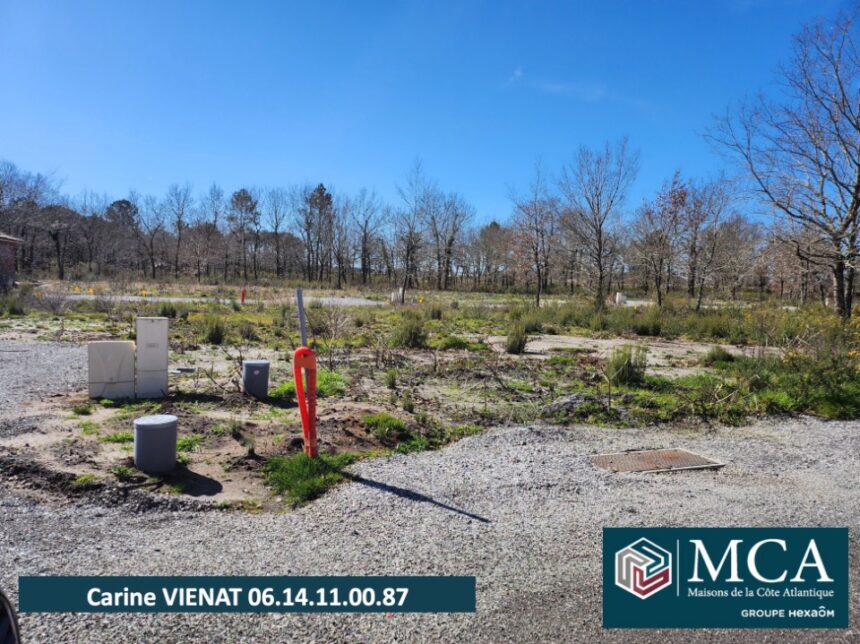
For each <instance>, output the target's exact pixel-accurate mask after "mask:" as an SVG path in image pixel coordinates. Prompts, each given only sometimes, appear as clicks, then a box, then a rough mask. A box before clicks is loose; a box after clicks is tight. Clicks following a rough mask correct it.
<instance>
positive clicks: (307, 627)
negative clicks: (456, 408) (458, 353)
mask: <svg viewBox="0 0 860 644" xmlns="http://www.w3.org/2000/svg"><path fill="white" fill-rule="evenodd" d="M669 445H681V446H684V447H687V448H689V449H693V450H695V451H698V452H700V453H702V454H705V455H707V456H711V457H713V458H716V459H718V460H721V461H724V462H727V463H728V465H727V466H726V467H725V468H724V469H723V470H720V471H717V472H714V471H698V472H683V473H675V474H664V475H653V474H652V475H649V474H626V475H618V474H610V473H607V472H603V471H601V470H597V469H595V468H594V467H593V466H592V465H591V464H590V463H589V462H588V457H587V455H588V454H591V453H594V452H601V451H615V450H620V449H626V448H633V447H663V446H669ZM858 454H860V423H837V422H834V423H823V422H819V421H815V420H810V419H800V420H793V421H791V422H784V423H778V422H768V423H761V424H758V425H755V426H753V427H749V428H743V429H737V428H733V429H720V430H716V431H707V432H706V431H701V432H689V431H688V432H670V431H666V430H606V429H598V428H592V427H577V428H572V429H557V428H547V427H510V428H499V429H495V430H491V431H489V432H487V433H485V434H482V435H479V436H474V437H471V438H468V439H465V440H463V441H460V442H459V443H457V444H455V445H453V446H451V447H449V448H447V449H444V450H441V451H439V452H430V453H424V454H417V455H410V456H394V457H391V458H382V459H376V460H372V461H365V462H363V463H361V464H359V465H358V466H357V467H356V468H355V469H356V471H357V472H358V473H359V474H360V475H361V476H363V477H365V478H367V479H370V480H372V481H376V482H379V483H382V484H384V486H378V485H367V484H362V483H349V484H345V485H342V486H340V487H338V488H337V489H336V490H334V491H333V492H332V493H330V494H328V495H327V496H326V497H324V498H323V499H321V500H319V501H317V502H316V503H313V504H312V505H310V506H308V507H305V508H303V509H301V510H299V511H295V512H290V513H283V514H244V513H236V512H233V513H218V512H215V513H213V512H206V513H194V512H173V513H166V512H151V513H145V514H138V515H133V514H130V513H127V512H125V511H123V510H121V509H115V508H114V509H107V508H97V507H80V506H72V505H59V506H58V505H49V504H45V503H38V502H35V501H32V500H29V499H26V498H24V497H21V496H19V495H17V494H15V493H11V492H9V491H5V492H2V491H0V513H2V517H0V526H2V534H0V584H2V586H3V587H4V588H5V589H7V590H9V591H12V595H13V598H14V599H15V600H17V597H15V596H14V591H15V589H16V588H17V582H16V578H17V576H18V575H21V574H140V575H156V574H179V575H194V574H206V575H248V574H250V575H254V574H260V575H289V574H323V575H325V574H359V575H364V574H441V575H446V574H470V575H476V576H477V588H478V609H477V613H476V614H474V615H394V616H393V617H386V616H385V615H377V614H374V615H276V614H270V615H215V616H213V615H204V614H197V615H195V614H189V615H178V614H177V615H159V616H151V615H83V616H81V615H44V614H38V615H24V616H23V617H22V620H21V621H22V631H23V633H24V634H25V635H26V636H27V641H33V642H35V641H38V642H59V641H64V642H75V641H88V642H97V641H99V642H100V641H103V642H115V641H128V642H147V641H154V640H159V641H177V642H179V641H182V642H184V641H207V642H236V641H273V642H274V641H279V642H285V641H302V642H309V641H319V642H335V641H337V642H340V641H373V642H379V641H383V642H389V641H391V642H393V641H446V642H452V641H462V642H479V641H480V642H527V641H551V642H562V641H563V642H585V641H594V640H607V641H619V642H620V641H631V639H635V640H636V641H647V642H664V641H678V642H690V641H739V642H740V641H751V640H755V641H771V642H783V641H809V642H812V641H824V640H827V641H858V638H860V632H858V630H857V624H858V617H860V616H858V614H857V613H858V606H860V602H858V591H857V588H858V587H860V586H858V585H860V579H858V576H860V575H858V562H857V558H856V556H853V559H852V562H851V566H852V570H851V582H850V585H851V588H852V593H853V596H852V599H851V606H852V620H851V621H852V623H853V624H854V630H851V631H834V632H825V631H795V632H778V631H757V632H750V631H746V632H745V631H714V630H711V631H706V630H694V631H638V632H633V631H604V630H602V629H601V584H602V582H601V575H600V571H601V565H600V562H601V554H600V551H601V547H600V546H601V528H602V527H603V526H638V525H642V526H663V525H691V526H732V525H738V526H755V525H762V526H772V525H786V526H799V525H804V526H846V525H847V526H849V527H850V528H851V529H852V530H851V539H852V546H851V551H852V554H854V553H856V548H857V534H858V528H860V526H858V523H860V495H858V494H857V491H856V485H857V481H858V480H860V465H858ZM385 486H387V487H385ZM404 490H408V491H409V492H411V493H414V494H420V495H423V496H422V497H416V496H414V495H413V496H412V498H410V496H409V494H405V493H404V492H403V491H404ZM446 506H447V507H446ZM466 513H468V514H466Z"/></svg>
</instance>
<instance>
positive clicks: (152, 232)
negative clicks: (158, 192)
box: [129, 194, 165, 279]
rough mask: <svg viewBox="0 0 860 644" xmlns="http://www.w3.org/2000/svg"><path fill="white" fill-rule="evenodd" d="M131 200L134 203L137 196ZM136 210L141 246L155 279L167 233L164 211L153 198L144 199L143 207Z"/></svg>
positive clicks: (131, 197)
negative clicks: (162, 243) (161, 244)
mask: <svg viewBox="0 0 860 644" xmlns="http://www.w3.org/2000/svg"><path fill="white" fill-rule="evenodd" d="M129 200H130V201H131V202H132V203H134V202H135V200H136V195H134V194H132V195H130V196H129ZM136 210H137V212H138V213H139V217H138V225H137V231H138V234H139V235H140V240H141V246H142V248H143V249H144V251H145V252H146V257H147V260H148V262H149V268H150V271H151V277H152V278H153V279H155V277H156V268H157V266H158V253H159V250H160V248H159V244H160V243H161V241H162V240H163V237H164V232H165V224H164V211H163V210H162V207H161V204H159V203H158V200H157V199H156V198H155V197H152V196H147V197H144V198H143V203H142V205H141V207H139V208H136Z"/></svg>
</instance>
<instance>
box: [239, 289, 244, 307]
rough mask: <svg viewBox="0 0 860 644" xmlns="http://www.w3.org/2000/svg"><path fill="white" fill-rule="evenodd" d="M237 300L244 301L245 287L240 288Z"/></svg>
mask: <svg viewBox="0 0 860 644" xmlns="http://www.w3.org/2000/svg"><path fill="white" fill-rule="evenodd" d="M239 300H240V302H239V303H240V304H244V303H245V289H242V290H241V291H240V292H239Z"/></svg>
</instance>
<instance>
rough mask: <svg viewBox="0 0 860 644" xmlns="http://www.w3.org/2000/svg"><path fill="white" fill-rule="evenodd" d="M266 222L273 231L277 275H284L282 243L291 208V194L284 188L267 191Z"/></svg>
mask: <svg viewBox="0 0 860 644" xmlns="http://www.w3.org/2000/svg"><path fill="white" fill-rule="evenodd" d="M265 209H266V222H267V223H268V226H269V230H270V231H271V232H272V239H273V241H274V243H275V275H277V276H278V277H282V276H283V274H284V261H283V256H282V255H283V251H282V244H281V234H282V232H283V230H282V228H283V226H284V224H285V223H286V220H287V215H288V214H289V210H290V195H289V193H288V192H287V191H286V190H284V189H283V188H272V189H271V190H269V191H267V192H266V198H265Z"/></svg>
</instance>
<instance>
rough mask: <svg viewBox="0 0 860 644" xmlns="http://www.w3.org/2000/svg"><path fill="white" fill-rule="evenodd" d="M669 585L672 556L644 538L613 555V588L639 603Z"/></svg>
mask: <svg viewBox="0 0 860 644" xmlns="http://www.w3.org/2000/svg"><path fill="white" fill-rule="evenodd" d="M671 584H672V553H671V552H669V551H668V550H664V549H663V548H661V547H660V546H658V545H657V544H656V543H654V542H652V541H648V539H645V538H644V537H643V538H642V539H639V540H638V541H635V542H633V543H631V544H630V545H629V546H627V547H626V548H623V549H621V550H619V551H618V552H616V553H615V585H616V586H618V587H619V588H623V589H624V590H626V591H627V592H628V593H632V594H633V595H636V596H637V597H639V598H640V599H645V598H646V597H650V596H651V595H653V594H654V593H656V592H657V591H658V590H662V589H663V588H665V587H666V586H669V585H671Z"/></svg>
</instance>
